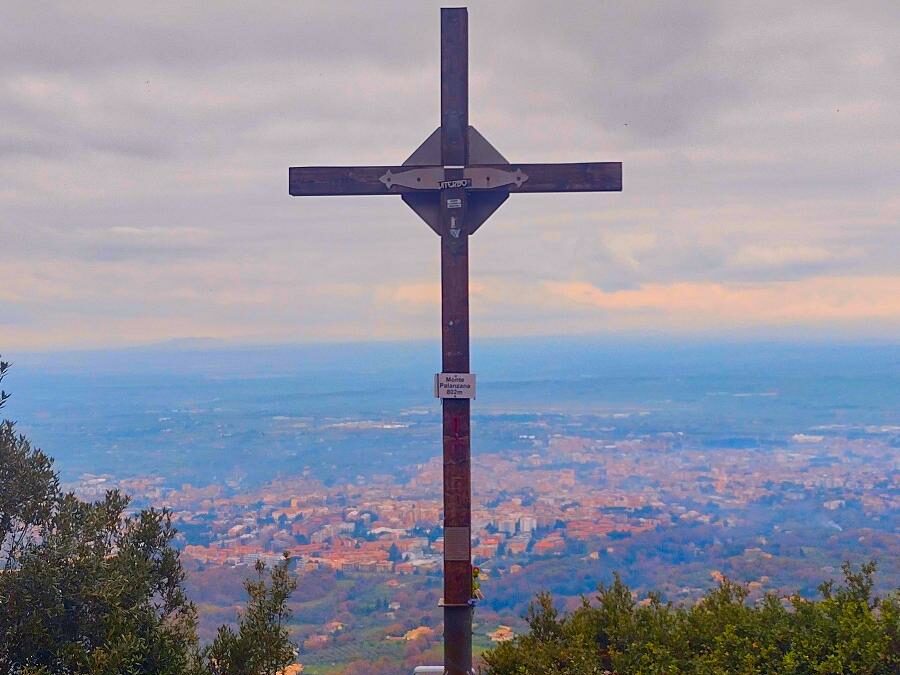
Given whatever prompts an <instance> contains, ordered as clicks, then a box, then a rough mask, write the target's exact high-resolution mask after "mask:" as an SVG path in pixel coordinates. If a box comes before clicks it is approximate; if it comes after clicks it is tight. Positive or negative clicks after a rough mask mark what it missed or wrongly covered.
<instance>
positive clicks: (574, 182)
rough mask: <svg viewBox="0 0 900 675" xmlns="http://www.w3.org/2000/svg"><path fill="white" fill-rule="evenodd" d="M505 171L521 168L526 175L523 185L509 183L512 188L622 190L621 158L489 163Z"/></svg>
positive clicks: (531, 189) (537, 190)
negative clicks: (558, 161) (517, 185)
mask: <svg viewBox="0 0 900 675" xmlns="http://www.w3.org/2000/svg"><path fill="white" fill-rule="evenodd" d="M490 166H491V167H492V168H496V169H502V170H504V171H515V170H516V169H521V170H522V171H523V172H524V173H525V174H526V175H527V176H528V180H526V181H525V182H524V183H522V185H520V186H519V187H516V186H515V185H508V186H506V187H507V188H508V189H509V191H510V192H621V191H622V163H621V162H584V163H579V164H512V165H509V166H504V165H502V164H496V165H490Z"/></svg>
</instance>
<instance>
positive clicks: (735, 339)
mask: <svg viewBox="0 0 900 675" xmlns="http://www.w3.org/2000/svg"><path fill="white" fill-rule="evenodd" d="M472 342H473V348H475V349H477V348H478V346H479V345H496V344H504V343H507V344H528V343H531V344H540V343H546V342H569V343H580V344H585V343H590V342H594V343H597V344H598V345H606V346H617V345H622V344H624V343H627V345H628V346H664V345H673V346H703V345H715V346H729V345H733V346H743V345H746V346H751V345H772V346H777V345H781V346H791V345H794V346H803V345H819V346H821V345H832V346H836V347H838V346H843V347H853V346H880V347H892V346H893V347H900V335H898V336H871V335H835V334H824V333H820V334H817V335H805V334H804V335H791V334H775V335H759V334H747V333H744V334H740V335H735V334H733V333H718V334H714V333H707V334H688V333H675V334H672V333H655V334H647V333H645V332H641V333H637V332H635V333H631V332H616V333H599V334H598V333H579V334H568V335H566V334H546V335H508V336H490V337H487V336H485V337H477V338H476V339H474V340H473V341H472ZM404 345H420V346H435V347H439V346H440V338H439V337H438V336H435V337H433V338H414V337H411V338H361V339H359V340H352V339H336V340H323V339H317V340H297V341H272V342H268V341H253V340H241V339H239V340H232V339H229V338H216V337H202V336H198V337H183V338H169V339H165V340H156V341H151V342H142V343H134V344H118V345H116V344H107V345H102V344H101V345H91V346H77V345H73V346H63V347H50V348H46V349H25V350H20V349H11V350H10V349H5V348H3V347H2V346H0V355H3V356H4V358H11V356H12V354H15V353H17V354H19V355H21V356H51V355H55V354H59V355H66V354H69V355H76V354H95V353H98V352H117V353H121V352H142V351H147V352H157V351H172V352H191V351H228V350H236V351H248V350H260V351H265V350H277V349H303V348H313V349H315V348H346V347H366V346H385V347H388V346H404Z"/></svg>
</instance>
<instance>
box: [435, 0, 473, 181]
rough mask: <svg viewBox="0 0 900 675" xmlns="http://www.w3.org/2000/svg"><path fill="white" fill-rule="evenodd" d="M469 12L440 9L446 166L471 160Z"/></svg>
mask: <svg viewBox="0 0 900 675" xmlns="http://www.w3.org/2000/svg"><path fill="white" fill-rule="evenodd" d="M468 128H469V15H468V12H467V11H466V8H465V7H458V8H457V7H454V8H444V9H441V158H442V160H443V162H444V166H465V165H466V164H467V163H468V159H469V152H468V144H469V142H468V133H467V132H468Z"/></svg>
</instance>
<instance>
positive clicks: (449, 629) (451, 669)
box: [444, 606, 472, 675]
mask: <svg viewBox="0 0 900 675" xmlns="http://www.w3.org/2000/svg"><path fill="white" fill-rule="evenodd" d="M444 672H445V673H447V675H470V674H471V673H472V607H471V606H454V607H447V606H445V607H444Z"/></svg>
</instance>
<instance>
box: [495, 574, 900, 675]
mask: <svg viewBox="0 0 900 675" xmlns="http://www.w3.org/2000/svg"><path fill="white" fill-rule="evenodd" d="M843 573H844V583H843V585H841V586H837V585H836V584H834V583H833V582H826V583H824V584H822V585H821V586H820V588H819V590H820V592H821V594H822V597H821V599H819V600H805V599H803V598H800V597H799V596H794V597H792V598H788V599H786V600H783V599H781V598H778V597H776V596H774V595H768V596H766V597H765V598H764V599H763V600H762V601H761V602H759V603H756V604H749V603H748V602H747V595H748V593H747V590H746V588H744V587H743V586H741V585H739V584H736V583H733V582H731V581H728V580H727V579H726V580H725V581H723V582H722V583H721V584H719V586H718V587H717V588H715V589H713V590H711V591H709V592H708V593H707V594H706V596H705V597H704V598H702V599H701V600H700V601H699V602H698V603H696V604H695V605H692V606H690V607H683V606H673V605H671V604H669V603H663V602H662V601H661V600H660V598H659V596H658V595H654V594H651V595H650V597H649V599H648V601H647V602H645V603H637V602H636V601H635V599H634V597H633V596H632V593H631V591H630V590H629V589H628V587H627V586H626V585H625V584H624V583H622V581H621V579H620V578H619V577H618V576H616V577H615V580H614V581H613V583H612V584H611V585H609V586H607V585H604V584H601V585H600V586H599V588H598V592H597V596H596V602H593V603H592V602H590V601H589V600H587V599H586V598H585V599H583V600H582V605H581V607H579V608H578V609H576V610H575V611H574V612H572V613H571V614H568V615H565V616H560V614H559V613H558V612H557V610H556V609H555V607H554V605H553V600H552V598H551V597H550V595H549V594H546V593H543V594H540V595H538V596H537V599H536V600H535V601H534V602H533V603H532V604H531V607H530V609H529V611H528V615H527V617H526V618H527V621H528V625H529V632H528V633H526V634H524V635H521V636H519V637H517V638H515V639H514V640H512V641H511V642H507V643H503V644H500V645H498V646H497V647H496V648H494V649H493V650H490V651H488V652H487V653H486V654H485V655H484V662H485V668H484V670H483V671H482V672H483V673H484V674H485V675H525V674H526V673H527V674H528V675H550V674H551V673H552V674H554V675H599V674H601V673H616V674H617V675H627V674H634V675H638V674H645V673H646V674H649V673H659V674H662V673H666V674H678V673H691V674H700V675H706V674H708V675H714V674H719V673H721V674H724V673H729V674H730V673H734V674H747V675H750V674H756V673H781V674H785V675H813V674H818V675H826V674H833V675H841V674H844V673H859V674H866V675H895V674H896V673H898V672H900V596H898V594H897V593H896V592H895V593H893V594H891V595H889V596H888V597H886V598H883V599H879V598H876V597H873V596H872V587H873V581H872V580H873V575H874V573H875V564H874V563H867V564H865V565H863V566H862V567H861V568H860V569H859V570H858V571H857V570H854V569H853V568H852V567H851V566H850V565H849V564H844V566H843Z"/></svg>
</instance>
